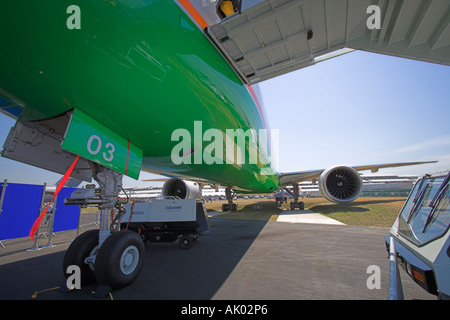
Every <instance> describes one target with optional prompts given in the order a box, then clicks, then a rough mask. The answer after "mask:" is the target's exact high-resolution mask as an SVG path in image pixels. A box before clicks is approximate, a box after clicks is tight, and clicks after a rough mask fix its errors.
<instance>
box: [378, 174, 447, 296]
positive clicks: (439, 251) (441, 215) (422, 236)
mask: <svg viewBox="0 0 450 320" xmlns="http://www.w3.org/2000/svg"><path fill="white" fill-rule="evenodd" d="M449 203H450V172H449V173H448V174H447V175H445V174H444V175H425V176H424V177H422V178H421V179H419V180H418V181H417V182H416V184H415V186H414V188H413V190H412V191H411V193H410V195H409V197H408V199H407V201H406V202H405V204H404V206H403V208H402V210H401V211H400V213H399V215H398V217H397V219H396V220H395V222H394V224H393V226H392V228H391V230H390V235H388V236H386V246H387V248H388V250H389V252H390V264H391V268H390V280H391V281H390V293H389V295H390V299H393V300H394V299H403V290H402V285H401V280H400V275H399V272H398V268H397V266H398V265H400V266H401V267H402V268H403V269H404V270H405V271H406V272H407V273H408V275H409V276H410V277H411V278H412V279H413V280H414V281H415V282H416V283H417V284H418V285H420V286H421V287H422V288H424V289H425V290H426V291H427V292H429V293H431V294H434V295H436V296H437V297H438V298H439V299H450V236H449V235H450V231H449V225H450V205H449Z"/></svg>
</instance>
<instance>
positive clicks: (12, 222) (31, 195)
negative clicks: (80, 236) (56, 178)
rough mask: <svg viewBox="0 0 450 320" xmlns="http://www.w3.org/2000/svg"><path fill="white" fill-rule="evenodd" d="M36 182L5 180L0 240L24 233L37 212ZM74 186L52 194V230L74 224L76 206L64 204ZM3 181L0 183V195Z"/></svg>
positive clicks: (74, 226) (39, 189) (77, 214)
mask: <svg viewBox="0 0 450 320" xmlns="http://www.w3.org/2000/svg"><path fill="white" fill-rule="evenodd" d="M43 189H44V187H43V186H39V185H29V184H19V183H10V182H8V183H7V184H6V189H5V196H4V199H3V205H2V208H1V209H2V212H1V213H0V241H1V240H7V239H15V238H21V237H27V236H28V235H29V233H30V230H31V228H32V226H33V224H34V222H35V221H36V219H37V217H38V216H39V213H40V205H41V199H42V192H43ZM75 189H76V188H62V189H61V191H60V192H59V194H58V196H57V198H56V206H55V211H54V213H55V216H54V220H53V232H58V231H65V230H73V229H77V228H78V221H79V217H80V206H75V205H70V206H66V205H64V199H65V198H67V197H69V196H70V195H71V194H72V192H73V191H74V190H75ZM2 191H3V183H1V184H0V195H1V192H2Z"/></svg>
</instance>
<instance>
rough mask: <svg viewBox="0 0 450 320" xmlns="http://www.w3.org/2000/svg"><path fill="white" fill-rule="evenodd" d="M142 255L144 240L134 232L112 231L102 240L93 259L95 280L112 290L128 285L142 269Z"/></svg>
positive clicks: (143, 253) (143, 252)
mask: <svg viewBox="0 0 450 320" xmlns="http://www.w3.org/2000/svg"><path fill="white" fill-rule="evenodd" d="M144 255H145V247H144V242H143V241H142V239H141V237H140V236H139V235H138V234H137V233H136V232H134V231H130V230H122V231H118V232H115V233H113V234H112V235H111V236H109V237H108V238H107V239H106V240H105V242H103V244H102V246H101V247H100V250H99V252H98V254H97V257H96V260H95V276H96V278H97V282H98V283H99V284H100V285H106V286H110V287H111V288H112V289H113V290H116V289H120V288H123V287H126V286H128V285H130V284H131V283H132V282H133V281H134V280H136V278H137V277H138V275H139V273H140V272H141V270H142V265H143V264H144Z"/></svg>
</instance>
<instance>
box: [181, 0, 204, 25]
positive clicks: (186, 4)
mask: <svg viewBox="0 0 450 320" xmlns="http://www.w3.org/2000/svg"><path fill="white" fill-rule="evenodd" d="M178 1H179V2H180V4H181V5H182V6H183V7H184V9H186V11H187V12H189V14H190V15H191V16H192V18H193V19H194V20H195V21H196V22H197V23H198V24H199V25H200V27H201V28H202V29H205V28H207V27H209V25H208V23H207V22H206V21H205V19H203V17H202V15H201V14H200V13H198V11H197V9H195V8H194V6H193V5H192V3H190V2H189V0H178Z"/></svg>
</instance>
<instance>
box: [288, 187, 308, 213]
mask: <svg viewBox="0 0 450 320" xmlns="http://www.w3.org/2000/svg"><path fill="white" fill-rule="evenodd" d="M293 187H294V194H293V195H292V196H293V197H294V202H291V203H289V205H290V207H291V210H295V209H296V208H298V209H299V210H305V204H304V202H303V201H298V197H299V194H298V183H294V185H293ZM288 192H289V191H288Z"/></svg>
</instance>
